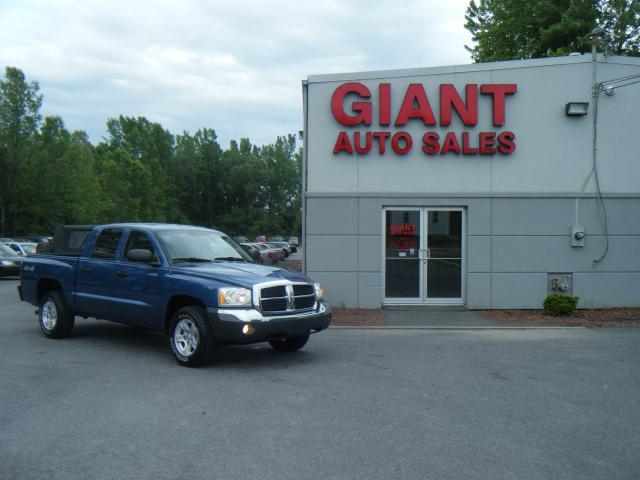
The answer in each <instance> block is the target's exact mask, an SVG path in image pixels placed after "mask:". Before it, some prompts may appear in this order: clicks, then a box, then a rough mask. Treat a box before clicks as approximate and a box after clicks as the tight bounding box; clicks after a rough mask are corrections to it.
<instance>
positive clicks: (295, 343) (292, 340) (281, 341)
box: [269, 333, 309, 352]
mask: <svg viewBox="0 0 640 480" xmlns="http://www.w3.org/2000/svg"><path fill="white" fill-rule="evenodd" d="M308 341H309V334H308V333H307V334H306V335H300V336H297V337H289V338H274V339H271V340H269V345H271V346H272V347H273V348H274V350H278V351H279V352H295V351H296V350H300V349H301V348H302V347H304V346H305V345H306V344H307V342H308Z"/></svg>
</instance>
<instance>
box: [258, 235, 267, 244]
mask: <svg viewBox="0 0 640 480" xmlns="http://www.w3.org/2000/svg"><path fill="white" fill-rule="evenodd" d="M266 241H267V237H266V236H265V235H258V236H257V237H256V243H259V242H266Z"/></svg>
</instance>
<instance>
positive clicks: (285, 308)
mask: <svg viewBox="0 0 640 480" xmlns="http://www.w3.org/2000/svg"><path fill="white" fill-rule="evenodd" d="M315 304H316V294H315V288H314V287H313V285H309V284H295V285H277V286H275V287H266V288H263V289H262V290H260V308H261V309H262V312H263V313H264V314H265V315H276V314H291V313H298V312H304V311H308V310H311V309H313V307H314V306H315Z"/></svg>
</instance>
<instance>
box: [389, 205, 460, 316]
mask: <svg viewBox="0 0 640 480" xmlns="http://www.w3.org/2000/svg"><path fill="white" fill-rule="evenodd" d="M384 216H385V218H384V223H385V239H384V270H385V273H384V277H385V285H384V288H385V302H387V303H436V304H437V303H442V304H445V303H449V304H457V303H463V270H464V261H463V260H464V257H463V254H464V209H462V208H398V209H396V208H393V209H392V208H389V209H386V210H385V211H384Z"/></svg>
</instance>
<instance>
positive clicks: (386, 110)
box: [378, 83, 391, 125]
mask: <svg viewBox="0 0 640 480" xmlns="http://www.w3.org/2000/svg"><path fill="white" fill-rule="evenodd" d="M378 95H379V96H380V105H379V107H378V108H379V109H380V110H379V111H378V118H379V120H380V125H390V124H391V84H390V83H381V84H380V85H379V86H378Z"/></svg>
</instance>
